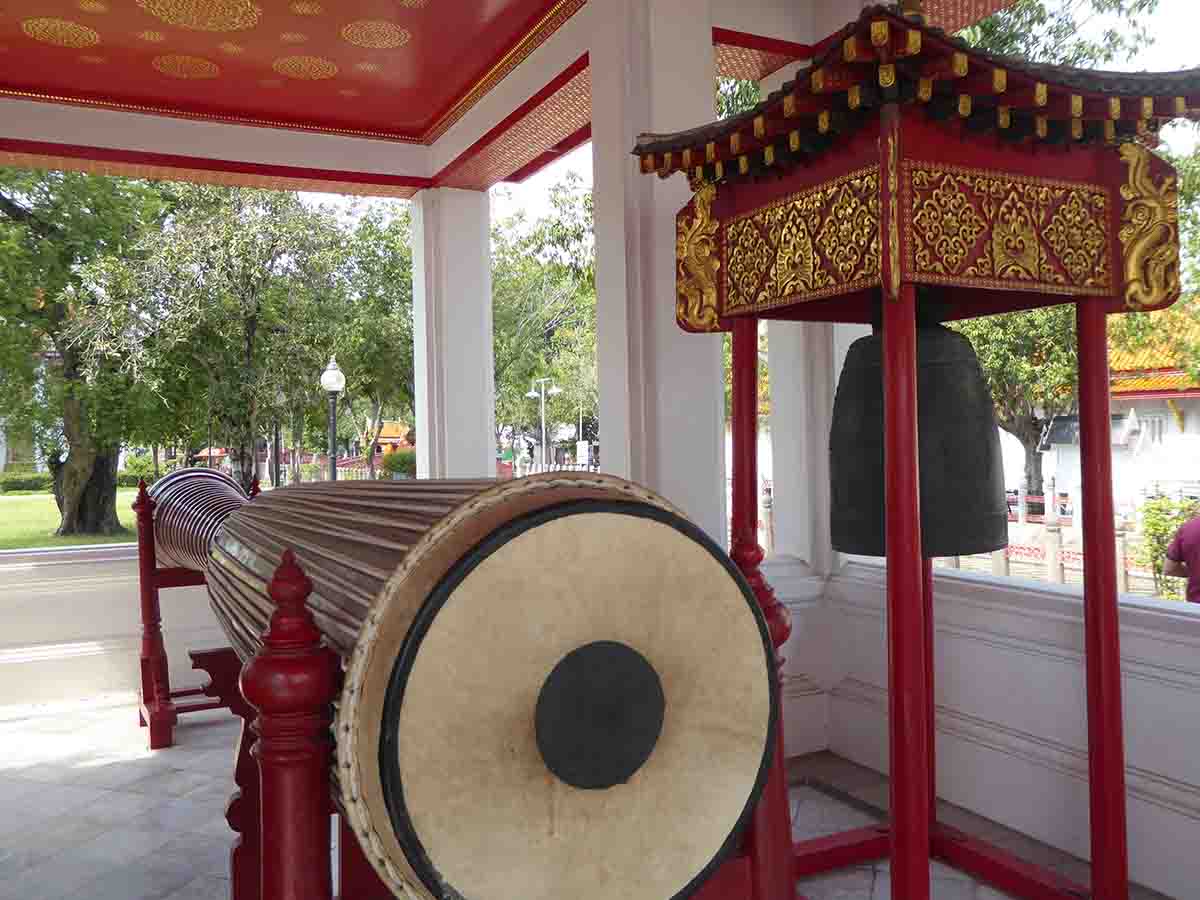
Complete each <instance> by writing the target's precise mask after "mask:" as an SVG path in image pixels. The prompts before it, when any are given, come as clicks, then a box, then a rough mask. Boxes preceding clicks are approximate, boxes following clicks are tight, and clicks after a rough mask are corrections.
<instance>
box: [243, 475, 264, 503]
mask: <svg viewBox="0 0 1200 900" xmlns="http://www.w3.org/2000/svg"><path fill="white" fill-rule="evenodd" d="M261 493H262V485H261V484H259V483H258V478H257V477H256V478H255V479H254V480H253V481H251V482H250V493H249V494H247V495H246V496H247V497H249V498H250V499H251V500H253V499H254V498H255V497H257V496H258V495H259V494H261Z"/></svg>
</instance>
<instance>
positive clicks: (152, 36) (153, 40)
mask: <svg viewBox="0 0 1200 900" xmlns="http://www.w3.org/2000/svg"><path fill="white" fill-rule="evenodd" d="M137 36H138V37H139V38H141V39H142V40H143V41H146V42H147V43H150V44H161V43H162V42H163V41H165V40H166V39H167V36H166V35H165V34H163V33H162V32H161V31H139V32H138V34H137Z"/></svg>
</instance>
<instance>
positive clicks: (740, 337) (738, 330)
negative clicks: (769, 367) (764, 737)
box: [730, 317, 796, 900]
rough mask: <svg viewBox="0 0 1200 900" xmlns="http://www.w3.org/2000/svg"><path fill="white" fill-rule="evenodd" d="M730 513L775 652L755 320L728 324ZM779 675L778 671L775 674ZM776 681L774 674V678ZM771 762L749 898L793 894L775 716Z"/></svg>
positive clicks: (752, 849) (736, 551)
mask: <svg viewBox="0 0 1200 900" xmlns="http://www.w3.org/2000/svg"><path fill="white" fill-rule="evenodd" d="M732 339H733V425H732V428H733V435H732V436H733V491H732V494H733V497H732V500H733V509H732V511H731V512H732V515H731V523H730V524H731V527H730V537H731V540H730V543H731V545H732V546H731V548H730V556H731V557H732V558H733V561H734V562H735V563H736V564H737V567H738V568H739V569H740V570H741V572H742V574H743V575H745V576H746V580H747V581H748V582H749V583H750V587H751V589H752V590H753V591H754V596H755V597H756V598H757V600H758V603H759V606H761V607H762V611H763V615H764V616H765V617H766V620H767V626H768V628H769V630H770V633H771V642H772V643H773V644H774V646H775V649H776V651H777V652H778V650H779V648H780V647H782V646H783V644H784V642H785V641H786V640H787V639H788V636H789V635H790V634H791V632H792V623H791V615H790V612H789V610H788V608H787V607H786V606H784V605H783V604H782V603H780V602H779V600H778V598H776V596H775V592H774V591H773V590H771V586H770V585H769V584H767V581H766V579H765V578H763V575H762V571H761V569H760V568H759V565H760V564H761V563H762V560H763V550H762V547H760V546H759V545H758V459H757V453H758V446H757V442H758V320H757V319H754V318H751V317H742V318H739V319H737V320H735V321H734V323H733V336H732ZM780 674H781V673H780ZM777 677H778V676H777ZM779 723H780V724H779V728H778V731H777V740H776V748H775V759H774V762H773V763H772V764H771V771H770V773H769V774H768V776H767V784H766V787H765V788H764V789H763V794H762V799H760V800H759V803H758V806H757V808H756V809H755V811H754V818H753V819H752V821H751V825H750V831H749V835H748V844H747V848H748V850H749V855H750V858H751V868H752V874H753V879H752V883H753V893H752V897H753V898H754V900H784V898H791V897H792V896H794V894H795V891H796V888H795V881H794V875H793V870H794V861H793V850H792V826H791V811H790V809H789V807H788V799H787V778H786V774H785V772H784V768H783V718H782V716H780V718H779Z"/></svg>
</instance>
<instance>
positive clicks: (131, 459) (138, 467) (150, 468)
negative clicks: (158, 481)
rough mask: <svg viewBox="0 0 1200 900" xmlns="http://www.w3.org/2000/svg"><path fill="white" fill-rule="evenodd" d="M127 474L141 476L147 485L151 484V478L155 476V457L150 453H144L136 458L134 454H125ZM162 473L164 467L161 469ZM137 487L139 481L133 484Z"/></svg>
mask: <svg viewBox="0 0 1200 900" xmlns="http://www.w3.org/2000/svg"><path fill="white" fill-rule="evenodd" d="M124 471H125V473H126V474H128V475H140V476H141V477H143V478H145V479H146V484H149V483H150V478H151V477H152V476H153V475H154V457H153V456H151V455H150V454H149V453H142V454H141V455H139V456H135V455H133V454H132V453H127V454H125V469H124ZM159 471H162V467H161V466H160V467H159ZM133 483H134V484H135V485H136V484H137V481H136V480H134V482H133Z"/></svg>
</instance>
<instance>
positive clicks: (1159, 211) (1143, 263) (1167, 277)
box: [1119, 143, 1180, 309]
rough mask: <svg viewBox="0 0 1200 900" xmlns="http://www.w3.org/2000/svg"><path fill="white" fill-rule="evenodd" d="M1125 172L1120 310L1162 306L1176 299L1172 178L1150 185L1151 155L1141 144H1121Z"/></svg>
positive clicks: (1176, 197) (1175, 188)
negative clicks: (1123, 284) (1123, 265)
mask: <svg viewBox="0 0 1200 900" xmlns="http://www.w3.org/2000/svg"><path fill="white" fill-rule="evenodd" d="M1120 152H1121V161H1122V162H1124V163H1125V165H1126V166H1128V167H1129V173H1128V176H1127V180H1126V183H1125V184H1123V185H1121V196H1122V197H1123V198H1124V199H1125V212H1124V214H1123V215H1122V216H1121V230H1120V232H1119V236H1120V238H1121V247H1122V249H1123V251H1124V256H1125V260H1124V261H1125V305H1126V306H1127V307H1129V308H1130V309H1148V308H1151V307H1156V306H1162V305H1163V304H1164V303H1168V302H1170V301H1171V300H1173V299H1174V298H1175V297H1177V296H1179V292H1180V282H1179V188H1178V185H1177V184H1176V181H1175V178H1174V176H1168V177H1165V178H1163V179H1162V180H1161V181H1160V182H1159V183H1158V184H1155V182H1154V177H1153V175H1152V174H1151V172H1150V160H1151V159H1152V156H1151V153H1150V151H1149V150H1147V149H1146V148H1145V147H1143V146H1142V145H1141V144H1133V143H1128V144H1122V145H1121V151H1120Z"/></svg>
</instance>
